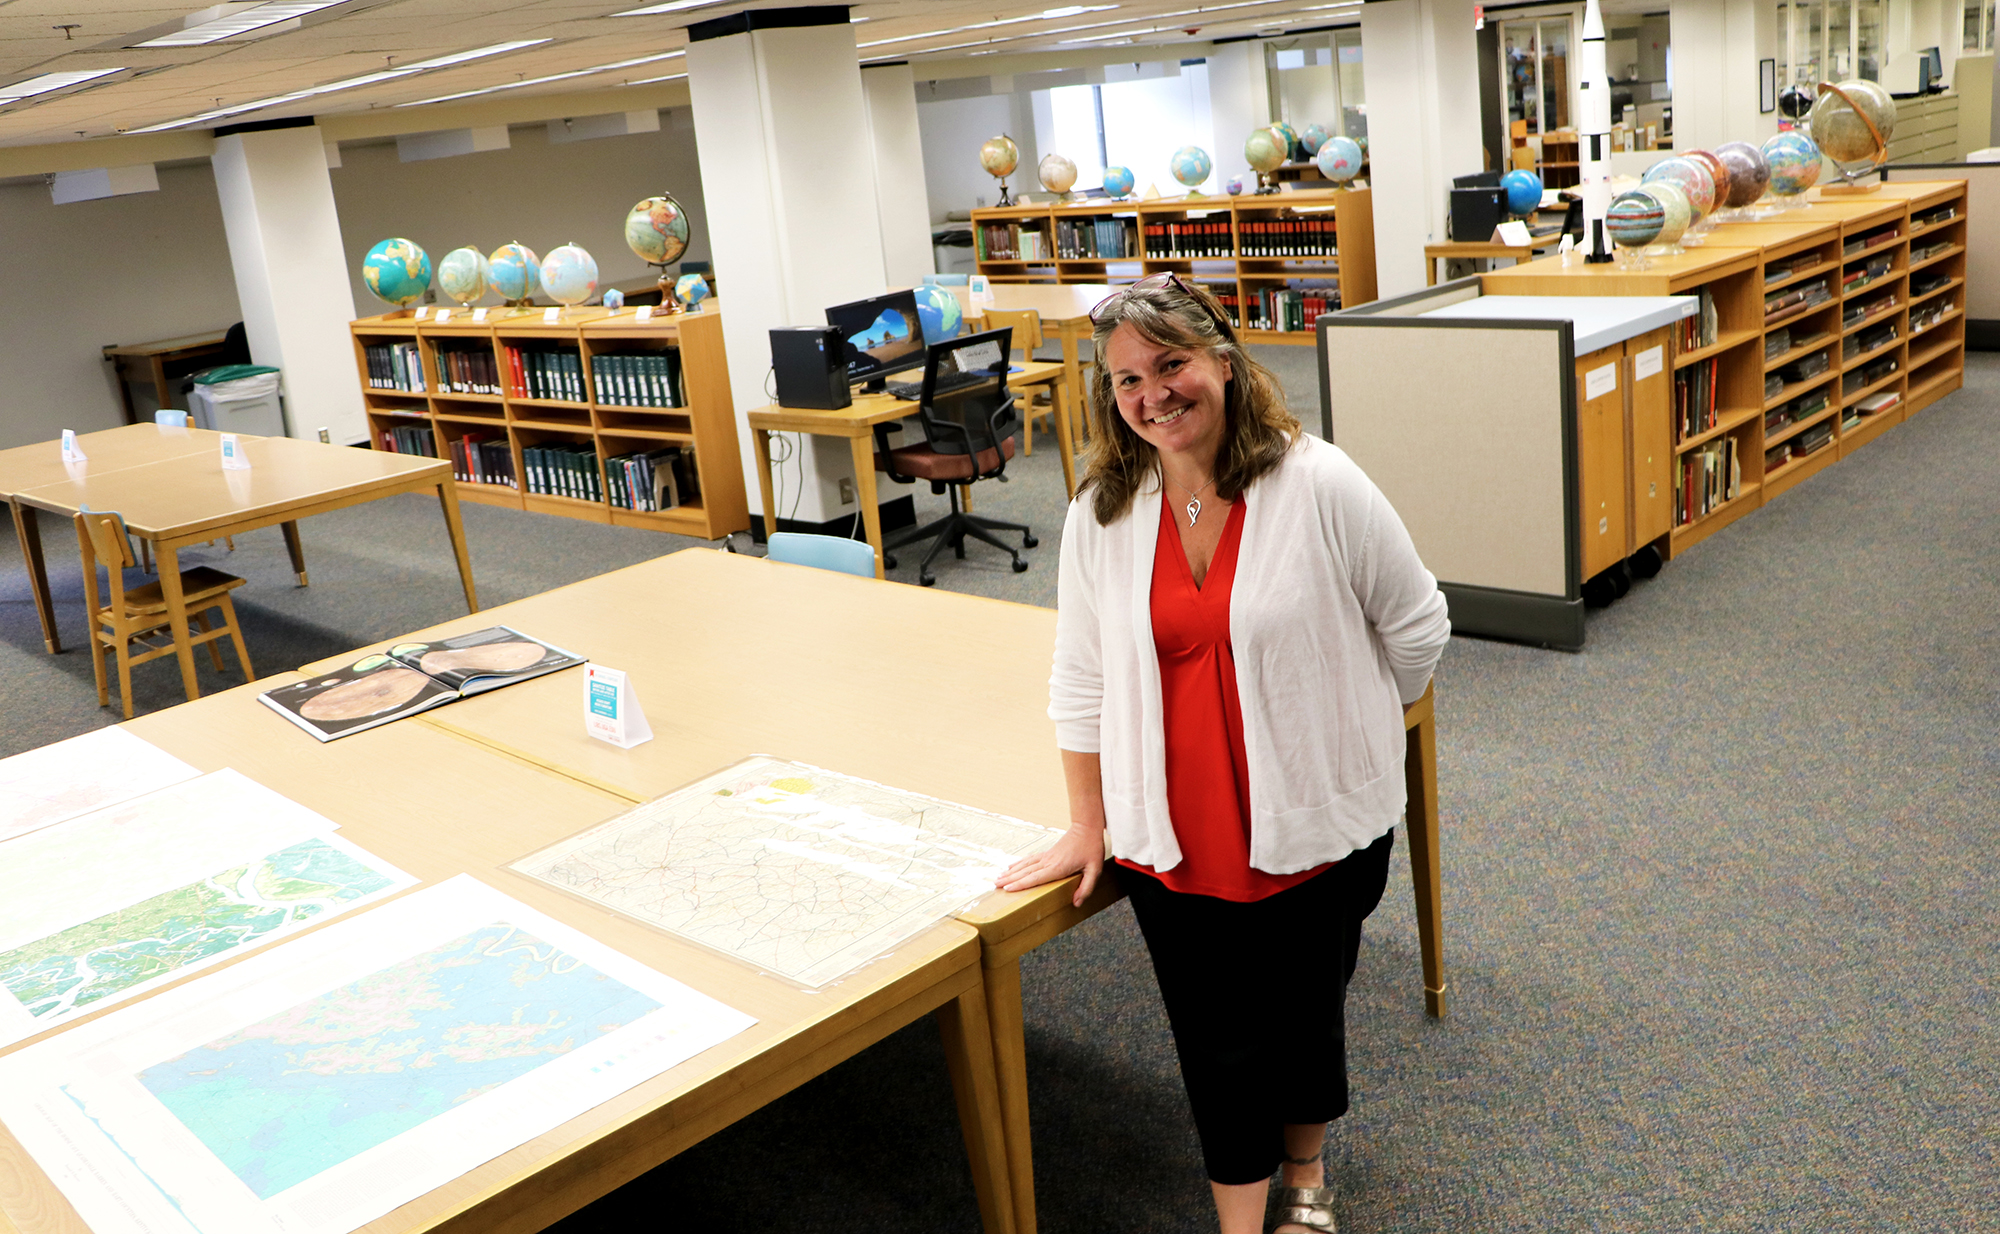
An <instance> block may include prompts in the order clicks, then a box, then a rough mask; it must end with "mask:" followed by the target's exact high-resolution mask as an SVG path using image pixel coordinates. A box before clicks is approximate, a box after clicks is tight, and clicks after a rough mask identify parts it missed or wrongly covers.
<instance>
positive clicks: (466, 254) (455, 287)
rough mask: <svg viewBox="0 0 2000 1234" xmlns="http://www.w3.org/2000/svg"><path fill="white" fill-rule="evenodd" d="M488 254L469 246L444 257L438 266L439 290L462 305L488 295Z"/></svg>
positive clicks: (454, 250)
mask: <svg viewBox="0 0 2000 1234" xmlns="http://www.w3.org/2000/svg"><path fill="white" fill-rule="evenodd" d="M486 280H487V273H486V254H484V253H482V252H480V251H479V250H478V249H476V248H473V247H472V246H471V245H467V246H466V247H464V248H462V249H453V250H452V251H451V252H449V253H446V254H445V255H444V260H442V261H440V262H438V265H437V281H438V290H439V291H442V292H443V293H444V294H445V295H447V296H450V297H451V298H452V299H454V300H456V301H458V302H459V303H460V304H471V303H472V302H473V301H474V300H477V299H479V298H480V297H481V296H484V295H485V294H486Z"/></svg>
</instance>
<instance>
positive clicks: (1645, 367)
mask: <svg viewBox="0 0 2000 1234" xmlns="http://www.w3.org/2000/svg"><path fill="white" fill-rule="evenodd" d="M1662 354H1663V349H1662V348H1660V347H1658V346H1653V347H1648V348H1647V349H1646V350H1644V351H1642V352H1640V353H1639V354H1638V355H1636V356H1633V357H1632V380H1634V381H1643V380H1645V379H1646V378H1648V377H1651V376H1652V375H1653V374H1655V373H1657V372H1659V371H1660V366H1661V364H1662V363H1663V360H1662Z"/></svg>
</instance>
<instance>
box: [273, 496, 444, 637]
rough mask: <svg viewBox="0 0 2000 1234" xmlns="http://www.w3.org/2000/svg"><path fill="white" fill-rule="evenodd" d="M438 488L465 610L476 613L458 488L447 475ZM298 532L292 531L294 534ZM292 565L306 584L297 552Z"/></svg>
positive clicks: (289, 543)
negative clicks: (456, 561)
mask: <svg viewBox="0 0 2000 1234" xmlns="http://www.w3.org/2000/svg"><path fill="white" fill-rule="evenodd" d="M437 490H438V504H439V505H440V506H442V507H444V529H445V533H446V534H447V535H449V536H450V537H451V551H452V555H453V556H454V557H456V558H458V581H459V582H460V583H461V584H463V585H464V587H465V611H466V612H468V613H476V612H478V611H479V591H478V589H477V588H475V587H474V586H473V585H472V558H471V556H470V555H469V554H467V553H466V551H465V524H464V522H462V521H461V520H460V519H459V517H458V489H457V487H456V486H455V485H454V484H453V483H452V481H451V478H450V477H449V476H447V477H445V479H444V480H443V481H441V482H440V483H439V484H438V486H437ZM297 534H298V533H297V532H296V531H294V532H292V536H296V535H297ZM290 545H291V536H287V537H286V546H287V547H290ZM292 565H293V567H294V568H295V569H297V570H298V571H299V585H300V586H304V585H305V581H306V575H305V564H304V562H303V561H302V560H301V559H300V558H299V556H298V555H297V554H296V553H294V554H293V556H292Z"/></svg>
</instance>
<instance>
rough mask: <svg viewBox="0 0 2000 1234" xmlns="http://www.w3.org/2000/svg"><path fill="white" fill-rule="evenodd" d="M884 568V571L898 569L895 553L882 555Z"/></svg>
mask: <svg viewBox="0 0 2000 1234" xmlns="http://www.w3.org/2000/svg"><path fill="white" fill-rule="evenodd" d="M882 568H883V569H884V570H893V569H895V568H896V554H894V553H884V554H882Z"/></svg>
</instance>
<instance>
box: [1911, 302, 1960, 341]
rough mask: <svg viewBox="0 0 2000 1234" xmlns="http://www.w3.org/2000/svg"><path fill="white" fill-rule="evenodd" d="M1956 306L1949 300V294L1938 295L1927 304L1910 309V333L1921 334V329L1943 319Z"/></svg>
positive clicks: (1928, 327)
mask: <svg viewBox="0 0 2000 1234" xmlns="http://www.w3.org/2000/svg"><path fill="white" fill-rule="evenodd" d="M1957 307H1958V306H1957V305H1955V304H1953V303H1952V302H1951V297H1950V296H1939V297H1938V298H1937V299H1935V300H1933V301H1931V302H1930V303H1929V304H1925V305H1922V306H1920V307H1919V308H1917V309H1914V310H1912V312H1911V313H1910V333H1911V334H1912V335H1916V334H1921V333H1922V332H1923V331H1925V330H1928V329H1930V328H1931V327H1932V326H1934V325H1936V324H1938V323H1939V322H1941V321H1943V320H1944V319H1945V318H1946V317H1947V316H1949V315H1950V314H1951V311H1952V310H1953V309H1954V308H1957Z"/></svg>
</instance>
